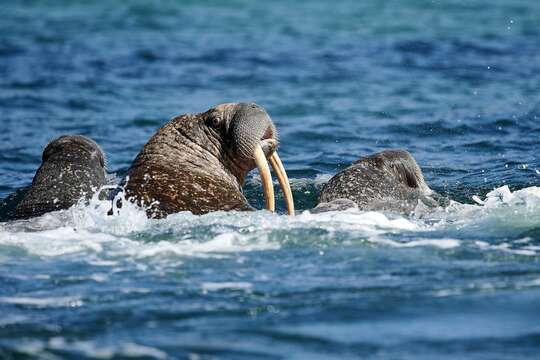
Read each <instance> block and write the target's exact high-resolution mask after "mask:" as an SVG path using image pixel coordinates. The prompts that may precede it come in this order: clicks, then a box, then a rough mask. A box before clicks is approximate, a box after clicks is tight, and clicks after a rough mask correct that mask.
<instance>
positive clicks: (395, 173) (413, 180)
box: [312, 150, 438, 214]
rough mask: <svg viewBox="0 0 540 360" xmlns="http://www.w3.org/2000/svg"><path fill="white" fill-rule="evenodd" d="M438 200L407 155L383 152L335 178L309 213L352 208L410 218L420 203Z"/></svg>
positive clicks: (389, 151)
mask: <svg viewBox="0 0 540 360" xmlns="http://www.w3.org/2000/svg"><path fill="white" fill-rule="evenodd" d="M437 197H438V194H436V193H435V192H434V191H433V190H431V189H430V188H429V186H428V185H427V183H426V181H425V180H424V175H423V174H422V170H421V169H420V166H418V163H417V162H416V160H414V158H413V157H412V155H411V154H410V153H409V152H408V151H406V150H385V151H382V152H379V153H376V154H372V155H369V156H365V157H362V158H360V159H359V160H357V161H356V162H354V163H353V164H352V165H351V166H349V167H348V168H346V169H344V170H343V171H341V172H339V173H337V174H336V175H334V176H333V177H332V178H331V179H330V180H329V181H328V182H327V183H326V184H325V185H324V187H323V189H322V192H321V195H320V197H319V204H318V205H317V207H316V208H315V209H313V210H312V212H315V213H317V212H323V211H330V210H342V209H345V208H351V207H355V208H358V209H360V210H366V211H370V210H373V211H391V212H398V213H405V214H410V213H411V212H412V211H413V210H414V209H415V208H416V206H417V205H418V202H419V201H422V202H423V203H425V204H426V205H428V206H436V205H437Z"/></svg>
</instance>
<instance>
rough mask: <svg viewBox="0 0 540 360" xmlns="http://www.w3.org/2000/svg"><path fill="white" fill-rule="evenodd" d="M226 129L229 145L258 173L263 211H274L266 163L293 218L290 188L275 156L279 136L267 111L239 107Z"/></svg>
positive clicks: (245, 104) (278, 159)
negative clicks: (275, 178) (229, 140)
mask: <svg viewBox="0 0 540 360" xmlns="http://www.w3.org/2000/svg"><path fill="white" fill-rule="evenodd" d="M229 128H230V133H231V140H232V145H233V148H234V149H235V152H236V153H237V155H238V156H240V157H243V158H245V159H249V160H251V159H253V161H254V162H255V165H256V166H257V169H258V170H259V173H260V175H261V181H262V185H263V192H264V197H265V201H266V208H267V209H268V210H270V211H275V199H274V187H273V184H272V176H271V174H270V168H269V166H268V162H267V159H268V160H269V161H270V165H271V166H272V168H273V169H274V172H275V174H276V177H277V178H278V181H279V185H280V187H281V190H282V191H283V194H284V197H285V203H286V205H287V211H288V213H289V214H290V215H294V199H293V196H292V191H291V185H290V183H289V178H288V176H287V172H286V171H285V168H284V166H283V163H282V162H281V160H280V158H279V155H278V153H277V148H278V146H279V136H278V132H277V129H276V126H275V125H274V122H273V121H272V119H271V118H270V116H269V115H268V113H267V112H266V110H264V108H263V107H261V106H259V105H257V104H255V103H238V104H236V106H235V108H234V113H233V114H232V116H231V121H230V124H229Z"/></svg>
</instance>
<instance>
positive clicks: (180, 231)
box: [0, 187, 540, 281]
mask: <svg viewBox="0 0 540 360" xmlns="http://www.w3.org/2000/svg"><path fill="white" fill-rule="evenodd" d="M479 200H480V203H481V204H479V205H466V204H458V203H452V204H451V205H450V206H449V207H447V208H445V209H442V208H441V209H436V210H435V211H433V210H431V213H429V216H426V214H423V215H422V216H421V217H417V218H414V217H413V218H405V217H402V216H395V215H388V214H383V213H379V212H373V211H371V212H362V211H359V210H355V209H349V210H345V211H333V212H326V213H320V214H311V213H309V212H308V211H304V212H302V213H300V214H298V215H297V216H295V217H289V216H285V215H276V214H272V213H269V212H267V211H256V212H216V213H211V214H207V215H203V216H195V215H193V214H191V213H188V212H184V213H178V214H174V215H171V216H169V217H168V218H166V219H161V220H156V219H148V218H147V217H146V213H145V211H144V210H142V209H140V208H138V207H137V206H135V205H134V204H131V203H129V202H127V201H124V204H123V207H122V209H119V212H118V214H116V215H113V216H109V215H107V212H108V211H109V210H110V206H111V202H110V201H99V200H97V199H93V200H92V201H91V202H90V205H84V204H78V205H76V206H74V207H72V208H71V209H68V210H66V211H59V212H55V213H49V214H46V215H44V216H42V217H39V218H36V219H31V220H26V221H15V222H10V223H3V224H0V253H2V247H8V248H17V249H21V250H23V251H24V252H25V253H27V254H29V255H35V256H43V257H55V256H73V255H77V254H83V255H84V256H83V257H84V258H85V259H86V260H87V261H88V262H89V263H90V264H92V265H95V266H104V267H115V266H117V265H118V264H119V263H120V262H122V261H124V260H125V259H132V260H137V259H154V258H159V259H163V258H174V259H176V260H175V261H176V262H177V263H179V262H181V261H182V260H181V259H179V258H182V257H228V256H237V254H238V253H242V252H251V251H269V250H277V249H280V248H281V247H282V246H284V245H287V244H289V243H292V244H295V245H297V244H302V243H305V244H306V246H307V244H312V243H319V244H324V245H329V244H335V243H336V241H340V240H339V239H346V240H342V241H348V242H351V241H352V242H353V243H354V241H355V239H358V240H361V241H364V240H367V241H369V242H371V243H375V244H380V245H382V246H391V247H396V248H410V247H436V248H440V249H452V248H456V247H459V246H462V245H463V244H464V242H465V241H466V240H464V238H465V239H471V240H469V241H467V243H468V244H472V245H475V243H474V240H478V241H480V243H477V244H476V245H475V246H477V248H479V249H484V250H488V251H502V252H508V253H513V254H516V255H527V256H537V255H538V254H540V249H539V248H538V246H536V245H534V244H528V243H527V241H525V240H523V237H520V238H519V240H515V241H514V242H512V243H508V244H506V245H505V244H504V243H500V242H499V243H492V242H491V241H490V242H485V241H484V239H483V238H484V237H490V236H494V237H498V238H500V237H510V236H512V237H517V236H519V235H520V234H522V233H523V232H524V231H526V230H529V229H535V228H538V227H540V188H538V187H530V188H526V189H522V190H519V191H514V192H511V191H510V190H509V189H508V187H502V188H499V189H495V190H494V191H492V192H490V193H489V194H487V196H486V197H485V199H483V200H482V199H479ZM423 211H424V212H425V211H426V209H424V210H423ZM426 219H428V220H426ZM314 231H315V232H316V234H317V235H315V236H314V235H313V233H314ZM392 234H409V235H407V236H404V237H403V238H402V239H399V238H398V240H395V237H392V236H390V235H392ZM482 241H484V242H485V244H487V245H485V246H484V245H481V244H482ZM482 246H484V247H482ZM143 265H144V264H141V266H143ZM103 276H105V275H99V276H97V277H96V278H95V279H94V280H95V281H103V279H104V278H103Z"/></svg>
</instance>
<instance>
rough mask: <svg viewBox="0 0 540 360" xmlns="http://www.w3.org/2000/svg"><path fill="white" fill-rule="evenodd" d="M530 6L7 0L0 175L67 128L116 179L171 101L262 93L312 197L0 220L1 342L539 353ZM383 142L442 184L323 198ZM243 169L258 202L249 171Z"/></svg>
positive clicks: (398, 353)
mask: <svg viewBox="0 0 540 360" xmlns="http://www.w3.org/2000/svg"><path fill="white" fill-rule="evenodd" d="M539 19H540V3H539V2H537V1H532V0H531V1H526V0H491V1H488V0H470V1H464V0H449V1H430V0H411V1H397V0H396V1H363V2H359V1H352V0H342V1H332V2H331V1H322V0H320V1H318V0H314V1H309V2H307V1H306V2H300V1H298V2H293V1H272V2H262V1H261V2H255V1H247V0H246V1H229V2H225V1H205V2H197V1H142V0H141V1H123V2H108V1H96V2H85V1H52V0H51V1H45V2H38V1H10V2H7V1H5V2H3V3H2V4H1V6H0V34H1V35H0V110H1V111H0V114H1V115H0V198H4V197H7V196H8V195H10V194H12V193H13V192H15V191H16V190H17V189H20V188H23V187H25V186H28V185H29V184H30V182H31V180H32V176H33V175H34V174H35V171H36V169H37V167H38V166H39V164H40V161H41V152H42V150H43V147H44V146H45V145H46V143H47V142H48V141H49V140H50V139H52V138H54V137H56V136H59V135H61V134H83V135H87V136H90V137H92V138H93V139H95V140H96V141H97V142H98V143H99V144H100V145H102V147H103V148H104V150H105V151H106V152H107V154H108V170H109V172H110V173H111V174H112V177H113V178H114V179H117V180H118V179H120V178H122V177H123V176H124V175H125V173H126V171H127V169H128V167H129V165H130V163H131V161H132V160H133V159H134V157H135V156H136V155H137V153H138V151H139V150H140V149H141V148H142V146H143V145H144V143H145V142H146V141H147V140H148V139H149V137H150V136H151V135H152V134H153V133H155V131H156V130H157V129H158V128H159V127H160V126H162V125H163V124H165V123H166V122H167V121H168V120H169V119H170V118H172V117H173V116H175V115H179V114H182V113H191V112H201V111H205V110H207V109H208V108H210V107H212V106H214V105H216V104H219V103H224V102H231V101H254V102H257V103H259V104H260V105H262V106H264V107H265V108H266V109H267V111H268V112H269V114H270V115H271V117H272V118H273V120H274V122H275V123H276V125H277V127H278V130H279V132H280V139H281V146H280V148H279V153H280V155H281V158H282V159H283V162H284V164H285V167H286V169H287V170H288V173H289V177H290V178H291V185H292V188H293V193H294V196H295V200H296V205H297V208H298V214H297V216H296V217H288V216H286V215H284V212H285V208H284V205H283V197H282V195H281V193H280V192H278V199H277V203H278V214H271V213H268V212H266V211H257V212H252V213H238V212H229V213H227V212H217V213H212V214H207V215H203V216H195V215H192V214H190V213H179V214H175V215H172V216H169V217H168V218H166V219H162V220H155V219H147V218H146V216H145V213H144V212H143V211H142V210H141V209H138V208H136V207H135V206H126V207H124V208H122V210H121V212H120V214H119V215H117V216H107V215H106V213H107V211H108V209H109V207H110V203H109V202H105V201H99V200H97V199H93V200H92V201H91V202H90V204H83V203H80V204H78V205H76V206H74V207H73V208H71V209H68V210H65V211H60V212H56V213H50V214H46V215H44V216H42V217H39V218H35V219H30V220H26V221H17V222H2V223H0V312H1V314H2V315H1V316H0V358H2V359H4V358H5V359H19V358H23V359H26V358H44V359H59V358H73V359H80V358H91V359H94V358H99V359H112V358H151V359H168V358H171V359H175V358H181V359H214V358H218V359H220V358H225V359H281V358H292V359H329V358H340V359H343V358H350V359H356V358H380V359H433V358H437V359H445V358H446V359H456V358H471V359H516V358H519V359H525V358H530V359H536V358H538V351H539V350H540V311H539V309H540V160H539V159H538V150H539V148H540V123H539V121H540V92H539V89H540V82H539V78H538V74H540V40H539V39H540V20H539ZM389 148H404V149H408V150H409V151H410V152H411V153H412V154H413V156H414V157H415V158H416V159H417V161H418V162H419V164H420V166H421V167H422V169H423V171H424V174H425V177H426V180H427V182H428V183H429V185H430V187H431V188H433V189H434V190H435V191H437V192H439V193H441V194H443V195H444V196H446V197H448V198H449V199H451V200H452V201H451V202H450V203H449V205H448V206H445V207H441V208H436V209H426V208H425V207H423V206H421V205H419V206H418V207H417V208H416V210H415V212H414V214H413V215H411V216H401V215H396V214H391V213H380V212H361V211H358V210H346V211H340V212H328V213H322V214H310V213H309V211H308V210H309V209H310V208H312V207H314V206H315V205H316V203H317V198H318V195H319V194H320V191H321V189H322V186H323V185H324V183H325V182H326V181H328V179H329V178H330V177H331V176H332V175H333V174H334V173H336V172H337V171H339V170H342V169H344V168H345V167H346V166H347V165H348V164H350V163H351V162H353V161H354V160H356V159H357V158H358V157H360V156H362V155H366V154H370V153H373V152H376V151H380V150H383V149H389ZM276 187H277V183H276ZM245 193H246V196H247V197H248V199H249V201H250V202H251V204H252V205H254V206H255V207H258V208H262V207H263V197H262V191H261V184H260V178H259V176H258V175H257V174H256V173H255V172H254V173H253V174H251V175H250V176H249V178H248V180H247V182H246V186H245ZM7 211H8V209H7V206H6V204H2V205H0V216H2V215H5V213H6V212H7Z"/></svg>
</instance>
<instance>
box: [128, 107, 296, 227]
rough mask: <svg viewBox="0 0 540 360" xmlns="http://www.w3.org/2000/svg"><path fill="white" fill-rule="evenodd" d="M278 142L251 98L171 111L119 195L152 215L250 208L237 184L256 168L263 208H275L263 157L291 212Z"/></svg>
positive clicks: (133, 164)
mask: <svg viewBox="0 0 540 360" xmlns="http://www.w3.org/2000/svg"><path fill="white" fill-rule="evenodd" d="M278 144H279V139H278V132H277V130H276V127H275V125H274V123H273V121H272V119H271V118H270V116H269V115H268V113H267V112H266V111H265V110H264V109H263V108H262V107H261V106H259V105H257V104H254V103H226V104H221V105H218V106H215V107H213V108H212V109H209V110H207V111H205V112H203V113H198V114H184V115H180V116H177V117H175V118H173V119H172V120H171V121H170V122H168V123H167V124H166V125H165V126H163V127H162V128H161V129H159V130H158V131H157V133H156V134H155V135H154V136H153V137H152V138H151V139H150V140H149V141H148V143H147V144H146V145H145V146H144V147H143V149H142V150H141V152H140V153H139V154H138V155H137V157H136V158H135V160H134V161H133V163H132V165H131V167H130V168H129V170H128V173H127V176H126V180H125V182H124V186H123V188H124V191H125V198H126V199H128V200H129V201H132V202H135V203H137V204H138V205H140V206H143V207H144V208H146V209H147V214H148V216H149V217H153V218H163V217H166V216H167V215H169V214H173V213H177V212H180V211H190V212H192V213H193V214H205V213H208V212H212V211H218V210H225V211H227V210H250V209H252V208H251V206H250V205H249V203H248V201H247V199H246V198H245V196H244V194H243V193H242V186H243V184H244V180H245V178H246V175H247V173H248V172H249V171H251V170H252V169H254V168H258V170H259V173H260V176H261V180H262V185H263V192H264V197H265V202H266V209H268V210H270V211H275V200H274V190H273V184H272V177H271V174H270V168H269V166H268V162H267V159H268V160H269V162H270V165H271V166H272V168H273V169H274V172H275V174H276V177H277V179H278V181H279V184H280V186H281V189H282V191H283V194H284V197H285V202H286V206H287V210H288V213H289V214H291V215H293V214H294V200H293V196H292V191H291V186H290V183H289V179H288V176H287V173H286V171H285V168H284V167H283V164H282V162H281V160H280V158H279V156H278V153H277V151H276V150H277V147H278Z"/></svg>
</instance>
